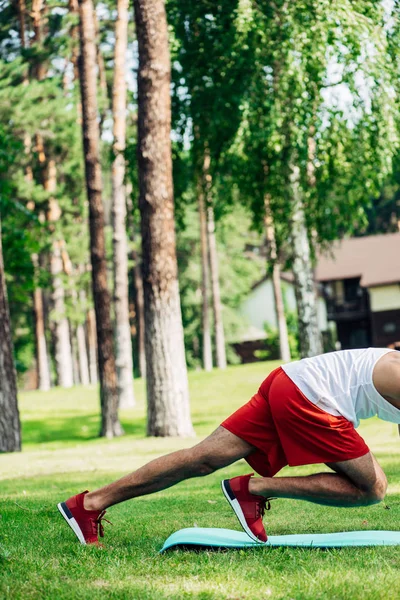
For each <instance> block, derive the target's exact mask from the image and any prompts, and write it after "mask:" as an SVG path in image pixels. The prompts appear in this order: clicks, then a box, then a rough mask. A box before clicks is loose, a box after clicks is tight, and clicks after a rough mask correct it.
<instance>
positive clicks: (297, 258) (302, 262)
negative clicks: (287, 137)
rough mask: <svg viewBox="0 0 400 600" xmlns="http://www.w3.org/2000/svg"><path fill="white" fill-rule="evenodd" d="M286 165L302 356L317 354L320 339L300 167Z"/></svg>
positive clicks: (319, 348)
mask: <svg viewBox="0 0 400 600" xmlns="http://www.w3.org/2000/svg"><path fill="white" fill-rule="evenodd" d="M290 169H291V172H290V191H291V197H292V216H291V223H290V227H291V247H292V252H293V266H292V270H293V275H294V284H295V295H296V302H297V313H298V319H299V338H300V354H301V357H302V358H306V357H309V356H316V355H317V354H321V353H322V342H321V335H320V332H319V327H318V316H317V302H316V295H315V286H314V277H313V270H312V264H311V251H310V243H309V239H308V232H307V225H306V221H305V214H304V207H303V197H302V189H301V184H300V169H299V168H298V167H297V166H296V165H295V164H292V165H291V166H290Z"/></svg>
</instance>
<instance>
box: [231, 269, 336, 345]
mask: <svg viewBox="0 0 400 600" xmlns="http://www.w3.org/2000/svg"><path fill="white" fill-rule="evenodd" d="M282 291H283V297H284V302H285V307H286V309H287V310H288V311H289V312H293V313H296V312H297V307H296V297H295V293H294V286H293V284H291V283H288V282H286V281H283V282H282ZM317 308H318V324H319V328H320V331H326V330H327V329H328V318H327V310H326V303H325V300H324V299H323V298H318V303H317ZM240 312H241V314H242V315H243V316H244V317H246V318H247V320H248V322H249V323H250V324H251V325H252V326H253V327H255V328H257V329H258V330H259V331H260V333H261V332H264V331H265V329H264V327H265V323H267V324H268V325H269V326H270V327H272V328H273V329H277V328H278V322H277V319H276V313H275V301H274V292H273V287H272V281H271V280H270V279H268V280H266V281H263V282H262V283H261V284H260V285H259V286H257V287H256V288H254V289H253V290H252V291H251V293H250V294H249V296H248V297H247V299H246V300H245V301H244V303H243V305H242V307H241V309H240Z"/></svg>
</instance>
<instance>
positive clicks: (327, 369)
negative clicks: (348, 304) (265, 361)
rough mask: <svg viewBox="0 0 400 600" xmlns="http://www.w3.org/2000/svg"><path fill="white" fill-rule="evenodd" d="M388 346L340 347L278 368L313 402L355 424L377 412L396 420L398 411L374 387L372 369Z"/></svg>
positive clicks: (381, 415)
mask: <svg viewBox="0 0 400 600" xmlns="http://www.w3.org/2000/svg"><path fill="white" fill-rule="evenodd" d="M387 352H393V350H390V349H389V348H365V349H361V350H341V351H339V352H329V353H327V354H321V355H320V356H314V357H312V358H303V360H299V361H296V362H293V363H289V364H286V365H282V369H283V370H284V371H285V373H286V374H287V375H288V376H289V377H290V379H291V380H292V381H293V382H294V383H295V384H296V385H297V387H298V388H299V389H300V390H301V391H302V392H303V394H304V395H305V396H306V398H308V400H310V401H311V402H312V403H313V404H315V405H316V406H318V407H319V408H321V409H322V410H324V411H325V412H327V413H329V414H331V415H336V416H343V417H345V418H346V419H347V420H348V421H350V422H351V423H353V425H354V427H358V425H359V424H360V419H369V418H370V417H373V416H375V415H377V416H378V417H379V418H380V419H383V420H384V421H390V422H391V423H400V410H399V409H398V408H395V407H394V406H393V405H392V404H390V402H388V401H387V400H385V398H383V396H381V395H380V394H379V393H378V391H377V389H376V388H375V386H374V384H373V381H372V372H373V369H374V366H375V364H376V362H377V361H378V360H379V359H380V358H381V356H383V355H384V354H386V353H387Z"/></svg>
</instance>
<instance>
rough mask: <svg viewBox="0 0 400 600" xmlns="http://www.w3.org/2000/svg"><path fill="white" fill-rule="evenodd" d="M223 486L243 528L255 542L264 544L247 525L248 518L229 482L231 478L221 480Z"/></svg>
mask: <svg viewBox="0 0 400 600" xmlns="http://www.w3.org/2000/svg"><path fill="white" fill-rule="evenodd" d="M221 488H222V491H223V493H224V496H225V498H226V499H227V500H228V502H229V504H230V505H231V507H232V510H233V512H234V513H235V515H236V516H237V518H238V521H239V523H240V524H241V526H242V527H243V529H244V531H245V532H246V533H247V535H248V536H249V537H250V538H251V539H252V540H253V541H254V542H257V543H258V544H264V543H265V542H263V541H261V540H259V539H258V537H256V536H255V535H254V533H253V532H252V531H251V529H250V528H249V526H248V525H247V522H246V518H245V516H244V514H243V511H242V508H241V506H240V504H239V502H238V500H236V497H235V494H234V493H233V491H232V488H231V485H230V483H229V479H224V480H223V481H221Z"/></svg>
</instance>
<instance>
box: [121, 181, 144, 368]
mask: <svg viewBox="0 0 400 600" xmlns="http://www.w3.org/2000/svg"><path fill="white" fill-rule="evenodd" d="M127 188H128V186H127ZM129 188H131V185H129ZM126 208H127V214H128V230H129V233H130V238H131V240H132V242H134V241H135V238H136V233H135V224H134V221H133V206H132V199H131V189H127V190H126ZM131 259H132V262H133V265H134V266H133V284H134V287H135V298H134V300H135V313H136V338H137V352H138V355H139V373H140V376H141V377H146V349H145V333H144V329H145V326H144V292H143V274H142V265H141V261H140V257H139V255H138V253H137V252H136V250H135V248H132V250H131Z"/></svg>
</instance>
